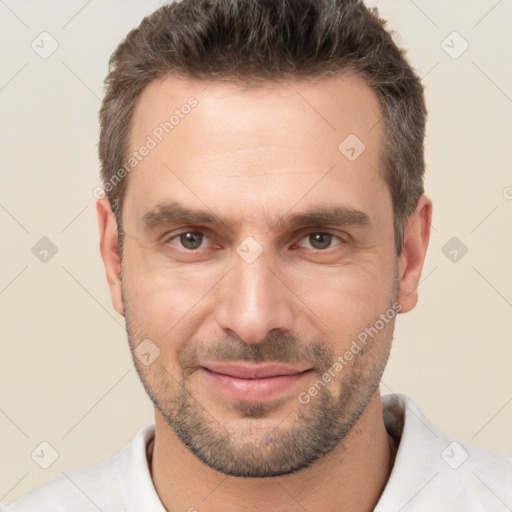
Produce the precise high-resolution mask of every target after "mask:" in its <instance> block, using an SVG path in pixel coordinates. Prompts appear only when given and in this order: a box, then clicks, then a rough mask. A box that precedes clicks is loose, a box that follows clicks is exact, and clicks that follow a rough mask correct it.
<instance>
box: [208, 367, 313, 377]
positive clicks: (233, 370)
mask: <svg viewBox="0 0 512 512" xmlns="http://www.w3.org/2000/svg"><path fill="white" fill-rule="evenodd" d="M203 366H204V367H205V368H207V369H208V370H210V371H212V372H215V373H220V374H222V375H228V376H230V377H238V378H240V379H261V378H265V377H277V376H279V375H295V374H297V373H302V372H303V371H306V370H309V368H294V367H292V366H288V365H284V364H279V363H272V364H264V365H250V364H241V363H236V364H231V363H207V364H205V365H203Z"/></svg>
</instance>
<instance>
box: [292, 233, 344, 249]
mask: <svg viewBox="0 0 512 512" xmlns="http://www.w3.org/2000/svg"><path fill="white" fill-rule="evenodd" d="M333 239H338V240H340V241H341V242H342V241H343V240H342V239H341V238H340V237H339V236H336V235H333V234H332V233H325V232H317V233H310V234H309V235H307V236H305V237H304V238H303V239H302V240H306V241H307V242H308V244H309V247H307V246H306V247H307V248H308V249H316V250H319V251H322V250H325V249H329V248H330V246H331V243H332V241H333ZM299 245H300V244H299Z"/></svg>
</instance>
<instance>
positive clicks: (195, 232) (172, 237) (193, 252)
mask: <svg viewBox="0 0 512 512" xmlns="http://www.w3.org/2000/svg"><path fill="white" fill-rule="evenodd" d="M187 233H194V234H200V235H202V236H203V237H204V238H206V239H209V238H208V236H207V235H205V234H204V233H203V232H202V231H197V230H192V229H189V230H185V231H181V232H179V233H175V234H173V235H172V236H168V237H166V236H165V235H164V237H162V242H163V243H164V244H168V243H169V242H171V241H172V240H174V239H176V238H179V237H180V236H181V235H185V234H187ZM311 235H330V236H332V237H333V238H337V239H338V240H339V241H340V243H339V244H337V245H341V244H344V243H346V242H347V241H346V240H344V239H343V238H342V237H341V236H339V235H336V234H335V233H332V232H331V231H309V232H308V233H306V234H304V235H303V236H301V238H300V239H299V242H300V241H301V240H303V239H304V238H307V237H309V236H311ZM334 247H336V246H334ZM334 247H327V248H326V249H309V250H310V251H312V252H327V251H329V249H333V248H334ZM180 250H182V251H184V252H186V253H190V254H196V253H197V252H198V251H200V250H201V248H199V249H186V248H185V247H180Z"/></svg>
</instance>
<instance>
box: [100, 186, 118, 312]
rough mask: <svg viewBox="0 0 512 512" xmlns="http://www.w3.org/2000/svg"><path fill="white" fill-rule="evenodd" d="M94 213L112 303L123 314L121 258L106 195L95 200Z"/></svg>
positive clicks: (111, 212)
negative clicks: (95, 214) (96, 219)
mask: <svg viewBox="0 0 512 512" xmlns="http://www.w3.org/2000/svg"><path fill="white" fill-rule="evenodd" d="M96 213H97V218H98V229H99V234H100V252H101V257H102V259H103V265H104V266H105V273H106V276H107V282H108V286H109V289H110V297H111V300H112V305H113V306H114V309H115V310H116V311H117V312H118V313H119V314H120V315H123V314H124V312H123V301H122V293H121V258H120V255H119V248H118V245H117V221H116V217H115V214H114V212H113V211H112V207H111V205H110V202H109V200H108V198H107V197H106V196H105V197H103V198H102V199H98V200H97V201H96Z"/></svg>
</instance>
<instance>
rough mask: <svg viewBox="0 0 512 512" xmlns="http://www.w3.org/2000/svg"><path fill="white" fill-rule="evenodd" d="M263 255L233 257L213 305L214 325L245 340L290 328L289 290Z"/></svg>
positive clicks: (249, 341) (291, 320) (290, 293)
mask: <svg viewBox="0 0 512 512" xmlns="http://www.w3.org/2000/svg"><path fill="white" fill-rule="evenodd" d="M264 254H265V252H264V253H263V254H262V255H260V256H259V257H258V258H257V259H256V260H255V261H253V262H252V263H248V262H246V261H244V260H243V259H242V258H241V257H239V256H238V255H235V256H234V260H235V261H234V267H233V268H232V270H231V271H230V272H229V273H228V274H227V276H226V278H225V279H223V280H222V290H221V293H220V294H219V301H218V302H217V305H216V320H217V323H218V325H219V326H220V327H221V328H222V329H224V330H225V331H226V332H228V333H230V334H233V333H235V334H236V335H237V336H238V337H239V338H241V339H242V340H244V341H245V342H246V343H258V342H259V341H261V340H262V339H263V338H264V337H265V336H266V335H267V333H268V332H270V331H272V330H278V331H280V332H283V333H284V332H288V331H290V330H292V327H293V321H294V309H293V293H292V292H291V291H290V290H289V288H288V287H287V285H286V284H285V280H284V278H283V277H282V276H280V275H279V272H278V271H276V270H273V269H272V265H271V264H270V262H269V261H268V260H267V258H266V257H265V256H264Z"/></svg>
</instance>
